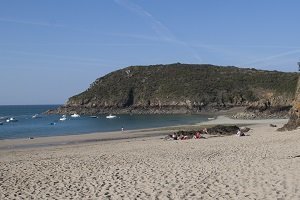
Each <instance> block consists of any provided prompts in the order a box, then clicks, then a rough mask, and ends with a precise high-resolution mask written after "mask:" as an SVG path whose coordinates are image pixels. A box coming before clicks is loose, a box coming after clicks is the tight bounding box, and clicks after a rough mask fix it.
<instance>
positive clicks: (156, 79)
mask: <svg viewBox="0 0 300 200" xmlns="http://www.w3.org/2000/svg"><path fill="white" fill-rule="evenodd" d="M297 78H298V77H297V74H296V73H283V72H276V71H262V70H256V69H242V68H236V67H219V66H213V65H189V64H179V63H178V64H171V65H154V66H132V67H127V68H124V69H121V70H118V71H115V72H112V73H110V74H107V75H106V76H103V77H101V78H98V79H97V80H96V81H95V82H94V83H92V84H91V85H90V87H89V88H88V89H87V90H86V91H84V92H83V93H81V94H78V95H75V96H73V97H71V98H69V100H68V102H67V103H66V104H65V105H64V106H62V107H60V108H59V109H57V110H55V111H50V112H49V113H72V112H77V113H81V114H99V113H108V112H114V113H186V112H201V111H213V110H220V109H227V108H231V107H235V106H245V107H249V109H255V110H257V109H258V110H270V109H272V108H275V109H282V108H284V109H289V108H290V107H289V106H290V105H291V102H292V99H293V97H294V94H295V90H296V85H297Z"/></svg>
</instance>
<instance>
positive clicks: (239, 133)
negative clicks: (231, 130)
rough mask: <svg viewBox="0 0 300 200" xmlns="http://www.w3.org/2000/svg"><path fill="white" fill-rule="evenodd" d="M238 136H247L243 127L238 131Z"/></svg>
mask: <svg viewBox="0 0 300 200" xmlns="http://www.w3.org/2000/svg"><path fill="white" fill-rule="evenodd" d="M236 135H237V136H245V134H244V133H243V132H242V130H241V129H239V130H238V131H237V133H236Z"/></svg>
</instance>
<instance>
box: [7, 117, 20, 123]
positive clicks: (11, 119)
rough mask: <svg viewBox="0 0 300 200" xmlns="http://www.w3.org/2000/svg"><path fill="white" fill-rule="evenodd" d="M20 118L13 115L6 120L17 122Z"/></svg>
mask: <svg viewBox="0 0 300 200" xmlns="http://www.w3.org/2000/svg"><path fill="white" fill-rule="evenodd" d="M17 121H18V120H17V119H16V118H14V117H11V118H9V119H7V120H6V122H17Z"/></svg>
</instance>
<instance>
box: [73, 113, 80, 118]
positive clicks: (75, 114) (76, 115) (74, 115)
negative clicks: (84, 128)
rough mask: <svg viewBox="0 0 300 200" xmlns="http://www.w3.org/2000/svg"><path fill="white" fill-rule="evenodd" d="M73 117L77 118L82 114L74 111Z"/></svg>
mask: <svg viewBox="0 0 300 200" xmlns="http://www.w3.org/2000/svg"><path fill="white" fill-rule="evenodd" d="M71 117H74V118H76V117H80V115H78V114H77V113H74V114H73V115H71Z"/></svg>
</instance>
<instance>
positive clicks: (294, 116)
mask: <svg viewBox="0 0 300 200" xmlns="http://www.w3.org/2000/svg"><path fill="white" fill-rule="evenodd" d="M299 126H300V77H299V79H298V84H297V90H296V93H295V99H294V102H293V107H292V109H291V110H290V118H289V121H288V123H287V124H285V125H284V126H283V127H282V128H279V129H278V130H279V131H291V130H295V129H297V128H298V127H299Z"/></svg>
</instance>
